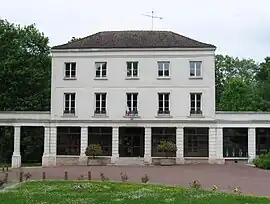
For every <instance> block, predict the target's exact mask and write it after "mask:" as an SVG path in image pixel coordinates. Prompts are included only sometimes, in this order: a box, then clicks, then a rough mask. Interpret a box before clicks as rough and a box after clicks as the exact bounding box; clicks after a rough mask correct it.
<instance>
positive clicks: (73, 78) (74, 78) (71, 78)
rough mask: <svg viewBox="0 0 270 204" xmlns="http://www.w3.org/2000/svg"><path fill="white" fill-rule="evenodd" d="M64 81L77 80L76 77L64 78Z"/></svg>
mask: <svg viewBox="0 0 270 204" xmlns="http://www.w3.org/2000/svg"><path fill="white" fill-rule="evenodd" d="M64 80H77V77H64Z"/></svg>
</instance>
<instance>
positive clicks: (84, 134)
mask: <svg viewBox="0 0 270 204" xmlns="http://www.w3.org/2000/svg"><path fill="white" fill-rule="evenodd" d="M87 146H88V127H81V153H80V158H79V164H80V165H87V156H86V155H85V150H86V148H87Z"/></svg>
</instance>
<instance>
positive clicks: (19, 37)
mask: <svg viewBox="0 0 270 204" xmlns="http://www.w3.org/2000/svg"><path fill="white" fill-rule="evenodd" d="M0 33H1V34H0V45H1V46H0V53H1V55H0V81H1V86H0V110H2V111H9V110H13V111H18V110H21V111H26V110H29V111H42V110H49V109H50V71H51V68H50V63H51V59H50V56H49V54H50V47H49V46H48V43H49V40H48V38H47V37H45V36H44V35H43V34H42V33H40V32H39V31H38V30H37V29H36V28H35V25H29V26H24V27H21V26H19V25H14V24H11V23H9V22H8V21H6V20H0Z"/></svg>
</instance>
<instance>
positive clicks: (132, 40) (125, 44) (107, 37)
mask: <svg viewBox="0 0 270 204" xmlns="http://www.w3.org/2000/svg"><path fill="white" fill-rule="evenodd" d="M87 48H97V49H102V48H216V47H215V46H214V45H211V44H207V43H203V42H199V41H197V40H193V39H191V38H188V37H185V36H182V35H180V34H177V33H174V32H171V31H104V32H98V33H95V34H93V35H90V36H87V37H85V38H82V39H79V40H76V41H73V42H69V43H66V44H63V45H58V46H54V47H53V48H52V49H87Z"/></svg>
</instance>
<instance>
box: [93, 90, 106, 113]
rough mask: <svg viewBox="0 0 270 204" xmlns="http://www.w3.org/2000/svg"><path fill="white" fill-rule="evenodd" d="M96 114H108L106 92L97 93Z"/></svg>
mask: <svg viewBox="0 0 270 204" xmlns="http://www.w3.org/2000/svg"><path fill="white" fill-rule="evenodd" d="M95 95H96V110H95V114H106V93H96V94H95Z"/></svg>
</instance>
